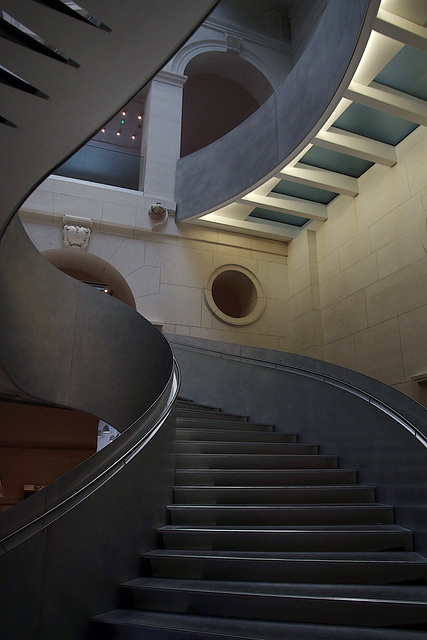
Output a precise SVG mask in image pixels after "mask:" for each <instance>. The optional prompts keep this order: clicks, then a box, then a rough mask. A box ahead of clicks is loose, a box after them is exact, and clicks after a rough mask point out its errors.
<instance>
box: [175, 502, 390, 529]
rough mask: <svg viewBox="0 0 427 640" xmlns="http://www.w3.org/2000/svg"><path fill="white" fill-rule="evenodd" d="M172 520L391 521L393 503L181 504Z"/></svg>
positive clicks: (267, 522)
mask: <svg viewBox="0 0 427 640" xmlns="http://www.w3.org/2000/svg"><path fill="white" fill-rule="evenodd" d="M168 511H169V513H170V521H171V524H190V525H191V524H197V525H199V524H206V525H218V526H222V525H227V526H232V525H239V526H240V525H249V526H253V525H257V526H258V525H267V526H273V525H286V526H289V525H332V524H337V525H343V524H392V523H393V521H394V520H393V507H391V506H390V505H381V504H377V503H372V504H352V505H348V504H336V505H327V504H319V505H280V506H279V505H266V504H264V505H251V504H249V505H239V504H234V505H226V506H225V505H180V504H173V505H170V506H169V507H168Z"/></svg>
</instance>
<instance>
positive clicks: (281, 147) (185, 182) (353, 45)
mask: <svg viewBox="0 0 427 640" xmlns="http://www.w3.org/2000/svg"><path fill="white" fill-rule="evenodd" d="M378 6H379V0H329V2H328V4H327V6H326V8H325V10H324V12H323V15H322V17H321V19H320V21H319V25H318V26H317V29H316V31H315V33H314V35H313V37H312V38H311V40H310V42H309V44H308V46H307V48H306V50H305V51H304V53H303V55H302V56H301V58H300V59H299V60H298V62H297V64H296V65H295V67H294V68H293V69H292V71H291V72H290V73H289V75H288V76H287V78H285V80H284V81H283V83H282V85H281V86H280V87H279V89H278V90H277V91H276V92H275V93H274V94H273V95H272V96H271V97H270V98H269V99H268V100H267V101H266V102H265V103H264V104H263V105H262V106H261V107H260V108H259V109H258V110H257V111H256V112H255V113H254V114H253V115H252V116H250V117H249V118H248V119H247V120H245V121H244V122H242V124H240V125H239V126H238V127H236V128H235V129H234V130H233V131H230V133H228V134H227V135H225V136H223V137H222V138H220V139H219V140H217V141H215V142H214V143H212V144H210V145H208V146H207V147H205V148H203V149H200V150H199V151H196V152H195V153H192V154H190V155H188V156H186V157H184V158H181V159H180V160H179V161H178V165H177V174H176V201H177V215H176V219H177V220H178V221H182V220H186V219H188V218H191V217H193V216H195V215H198V214H201V213H203V212H207V211H209V210H211V209H213V208H215V207H219V206H220V205H223V204H225V203H228V202H229V201H231V200H232V199H235V198H236V197H237V196H238V195H239V194H241V193H243V192H245V191H247V190H249V189H250V188H251V187H253V185H255V184H256V183H257V182H258V181H260V180H263V179H265V177H266V176H267V175H268V174H270V173H271V172H273V171H274V170H275V169H276V167H277V166H278V165H279V164H280V163H283V162H284V161H285V160H286V158H288V157H290V156H291V155H292V154H293V155H296V153H297V152H299V151H300V150H302V148H303V146H304V145H305V144H307V142H308V141H309V139H311V136H312V135H313V134H312V131H313V129H314V128H315V127H316V125H317V124H318V122H319V120H320V119H321V118H322V117H323V118H324V120H326V117H327V116H329V115H330V113H332V110H333V108H334V107H335V106H336V104H337V103H338V100H339V99H340V97H341V92H342V88H341V84H342V83H343V87H344V83H345V82H347V83H348V82H349V81H350V79H351V76H352V75H353V73H354V71H355V70H356V66H357V64H358V62H359V60H360V57H361V55H362V53H363V50H364V47H365V46H366V43H367V41H368V38H369V35H370V33H371V25H372V21H373V19H374V17H375V15H376V13H377V9H378ZM334 101H335V102H334Z"/></svg>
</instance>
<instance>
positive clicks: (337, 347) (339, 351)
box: [323, 335, 357, 370]
mask: <svg viewBox="0 0 427 640" xmlns="http://www.w3.org/2000/svg"><path fill="white" fill-rule="evenodd" d="M323 357H324V359H325V360H326V361H327V362H332V364H336V365H338V366H340V367H346V368H347V369H353V370H356V367H357V365H356V348H355V344H354V335H353V336H346V337H345V338H342V339H341V340H335V342H331V343H329V344H328V345H325V346H324V347H323Z"/></svg>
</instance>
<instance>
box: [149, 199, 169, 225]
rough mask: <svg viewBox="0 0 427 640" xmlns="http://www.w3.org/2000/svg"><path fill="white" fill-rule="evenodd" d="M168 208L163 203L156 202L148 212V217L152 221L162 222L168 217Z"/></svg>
mask: <svg viewBox="0 0 427 640" xmlns="http://www.w3.org/2000/svg"><path fill="white" fill-rule="evenodd" d="M166 213H167V210H166V207H164V206H163V205H162V203H161V202H156V204H152V205H151V207H150V208H149V210H148V215H149V216H150V218H151V219H152V220H155V221H156V222H161V221H162V220H164V219H165V217H166Z"/></svg>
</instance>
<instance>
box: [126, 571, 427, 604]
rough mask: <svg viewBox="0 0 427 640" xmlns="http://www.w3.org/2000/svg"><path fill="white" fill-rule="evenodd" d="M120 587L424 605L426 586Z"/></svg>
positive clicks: (162, 583)
mask: <svg viewBox="0 0 427 640" xmlns="http://www.w3.org/2000/svg"><path fill="white" fill-rule="evenodd" d="M121 586H122V587H126V588H136V589H157V590H158V589H160V590H163V591H166V590H173V591H176V590H179V591H187V592H190V591H191V592H204V593H215V594H245V595H248V596H250V595H255V596H256V595H261V596H273V597H280V596H282V597H286V598H300V597H304V598H308V599H313V598H315V599H319V598H320V599H322V598H323V599H333V600H340V601H342V600H346V601H347V600H348V601H350V600H357V601H358V602H361V601H365V602H379V601H381V602H384V603H385V602H389V603H393V604H397V603H405V604H410V605H416V606H425V605H426V604H427V586H419V585H417V586H413V585H387V586H383V585H352V584H350V585H349V584H337V585H335V584H332V585H331V584H303V583H302V584H301V583H300V584H298V583H286V582H249V581H245V582H237V581H231V580H230V581H229V580H198V579H192V578H185V579H180V578H163V577H162V578H156V577H139V578H135V579H133V580H128V581H126V582H123V583H122V585H121Z"/></svg>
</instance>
